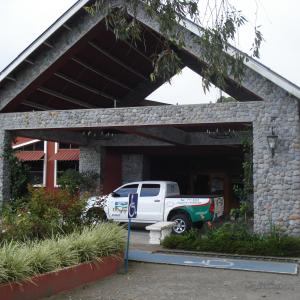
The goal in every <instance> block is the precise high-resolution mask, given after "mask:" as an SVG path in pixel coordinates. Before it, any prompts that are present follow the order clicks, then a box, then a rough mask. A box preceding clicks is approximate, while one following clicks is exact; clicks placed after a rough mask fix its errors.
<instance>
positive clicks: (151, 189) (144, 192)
mask: <svg viewBox="0 0 300 300" xmlns="http://www.w3.org/2000/svg"><path fill="white" fill-rule="evenodd" d="M159 190H160V185H159V184H143V185H142V189H141V193H140V196H141V197H155V196H157V195H159Z"/></svg>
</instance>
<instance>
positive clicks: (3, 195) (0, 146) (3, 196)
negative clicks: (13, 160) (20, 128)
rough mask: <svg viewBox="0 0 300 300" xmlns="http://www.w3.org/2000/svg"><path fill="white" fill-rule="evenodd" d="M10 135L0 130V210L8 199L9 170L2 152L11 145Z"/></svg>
mask: <svg viewBox="0 0 300 300" xmlns="http://www.w3.org/2000/svg"><path fill="white" fill-rule="evenodd" d="M11 137H12V135H11V133H10V132H9V131H6V130H0V211H1V209H2V204H3V202H4V201H5V200H9V199H10V179H9V178H10V170H9V164H8V161H7V159H6V158H5V156H4V153H5V150H6V149H8V148H9V147H10V145H11Z"/></svg>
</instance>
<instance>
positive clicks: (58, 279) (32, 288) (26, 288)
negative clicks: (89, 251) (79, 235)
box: [0, 256, 123, 300]
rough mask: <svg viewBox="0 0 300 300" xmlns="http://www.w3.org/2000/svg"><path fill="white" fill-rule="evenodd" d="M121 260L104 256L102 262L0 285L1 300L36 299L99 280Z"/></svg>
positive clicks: (120, 262) (107, 274)
mask: <svg viewBox="0 0 300 300" xmlns="http://www.w3.org/2000/svg"><path fill="white" fill-rule="evenodd" d="M122 262H123V256H120V257H118V258H113V257H104V258H103V259H102V262H89V263H83V264H80V265H76V266H72V267H68V268H65V269H61V270H58V271H55V272H51V273H46V274H42V275H39V276H36V277H33V278H32V281H33V282H28V281H25V282H21V283H16V282H13V283H7V284H2V285H0V299H1V300H36V299H40V298H43V297H48V296H51V295H54V294H57V293H60V292H63V291H67V290H71V289H74V288H76V287H79V286H81V285H84V284H87V283H90V282H93V281H96V280H99V279H101V278H104V277H106V276H109V275H111V274H113V273H115V272H116V271H117V270H118V268H119V267H120V265H121V264H122Z"/></svg>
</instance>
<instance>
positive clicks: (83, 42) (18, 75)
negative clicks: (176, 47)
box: [0, 0, 300, 112]
mask: <svg viewBox="0 0 300 300" xmlns="http://www.w3.org/2000/svg"><path fill="white" fill-rule="evenodd" d="M87 3H88V0H80V1H78V2H77V3H76V4H75V5H74V6H73V7H71V8H70V9H69V10H68V11H67V12H66V13H65V14H64V15H63V16H62V17H60V18H59V19H58V20H57V21H56V22H55V23H54V24H53V25H52V26H51V27H50V28H49V29H48V30H47V31H45V32H44V33H43V34H42V35H41V36H40V37H39V38H38V39H37V40H36V41H34V42H33V43H32V44H31V45H30V46H29V47H28V48H27V49H25V50H24V51H23V52H22V53H21V54H20V55H19V56H18V57H17V58H16V59H15V60H14V61H13V62H12V63H11V64H10V65H9V66H8V67H7V68H6V69H4V70H3V71H2V72H1V73H0V88H1V89H0V109H1V110H2V111H3V112H5V111H18V110H19V111H23V110H26V107H27V110H28V109H31V110H32V109H37V110H48V109H50V110H51V109H69V108H72V109H74V108H75V109H76V108H94V107H95V108H96V107H113V106H135V105H139V104H140V103H141V101H143V100H144V99H145V97H146V96H147V95H148V94H150V93H151V92H152V91H154V90H155V89H156V88H157V87H159V86H160V85H161V84H163V82H162V81H158V82H155V83H153V82H151V81H150V80H149V74H150V73H151V71H152V70H151V67H152V64H151V51H152V50H153V49H151V47H152V48H153V44H155V37H157V36H159V34H160V32H159V25H158V23H157V22H156V21H155V20H154V19H150V18H149V17H148V16H147V15H146V13H145V11H144V9H143V7H142V6H143V4H141V5H140V7H139V10H138V13H137V16H136V17H137V19H138V20H139V21H140V22H141V23H142V24H144V30H145V41H146V42H147V43H148V44H147V45H146V46H147V47H144V49H143V47H142V46H140V47H139V46H137V47H133V46H132V45H130V44H129V43H127V44H126V42H124V41H118V42H117V41H115V40H114V38H113V35H112V32H109V31H104V27H105V26H104V24H103V22H102V20H103V18H104V17H105V15H98V16H94V17H93V16H91V15H88V14H87V13H85V12H84V10H83V7H84V6H85V5H86V4H87ZM113 3H114V5H115V6H119V5H121V4H120V3H121V2H117V1H115V2H113ZM129 14H131V15H133V12H130V11H129ZM178 26H179V27H180V28H181V29H182V28H183V27H182V26H181V25H178ZM183 30H184V34H185V39H186V46H185V48H184V49H183V50H180V56H181V59H182V61H183V63H184V64H185V65H186V66H188V67H190V68H191V69H193V70H194V71H196V72H197V73H199V74H201V69H202V68H203V64H205V62H201V61H199V59H198V58H199V57H201V48H200V47H199V45H198V44H197V45H196V44H195V43H194V42H193V36H195V35H196V36H199V35H201V28H200V27H198V26H197V25H195V24H194V23H192V22H190V21H188V20H186V24H185V28H184V29H183ZM155 47H157V45H155ZM230 51H232V52H234V51H238V50H237V49H235V48H234V47H230ZM245 69H246V76H245V78H244V80H243V81H242V83H241V85H239V83H237V82H235V80H234V79H233V78H230V77H229V78H228V80H227V83H228V88H227V92H228V93H229V94H231V95H233V96H235V97H236V98H239V99H240V100H261V99H264V98H265V97H266V93H265V92H264V91H263V92H262V91H261V89H260V90H259V89H258V88H257V86H258V84H257V83H258V82H259V83H260V84H259V85H260V86H261V85H262V84H264V82H268V83H272V84H273V86H274V88H275V89H280V90H281V91H282V92H286V93H288V94H292V95H294V96H295V97H298V98H300V90H299V88H298V87H297V86H296V85H294V84H292V83H291V82H289V81H288V80H286V79H284V78H283V77H281V76H280V75H278V74H276V73H274V72H273V71H271V70H270V69H268V68H266V67H265V66H263V65H262V64H260V63H258V62H257V61H255V60H254V59H252V58H249V59H248V61H247V62H246V63H245ZM80 74H81V75H80ZM249 79H251V80H249Z"/></svg>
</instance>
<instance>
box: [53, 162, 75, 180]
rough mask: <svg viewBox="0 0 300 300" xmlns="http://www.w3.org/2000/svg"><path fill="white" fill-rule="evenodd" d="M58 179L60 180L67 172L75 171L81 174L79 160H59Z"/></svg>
mask: <svg viewBox="0 0 300 300" xmlns="http://www.w3.org/2000/svg"><path fill="white" fill-rule="evenodd" d="M56 170H57V178H59V177H60V176H61V175H62V173H63V172H65V171H67V170H75V171H78V172H79V161H78V160H58V161H57V169H56Z"/></svg>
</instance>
